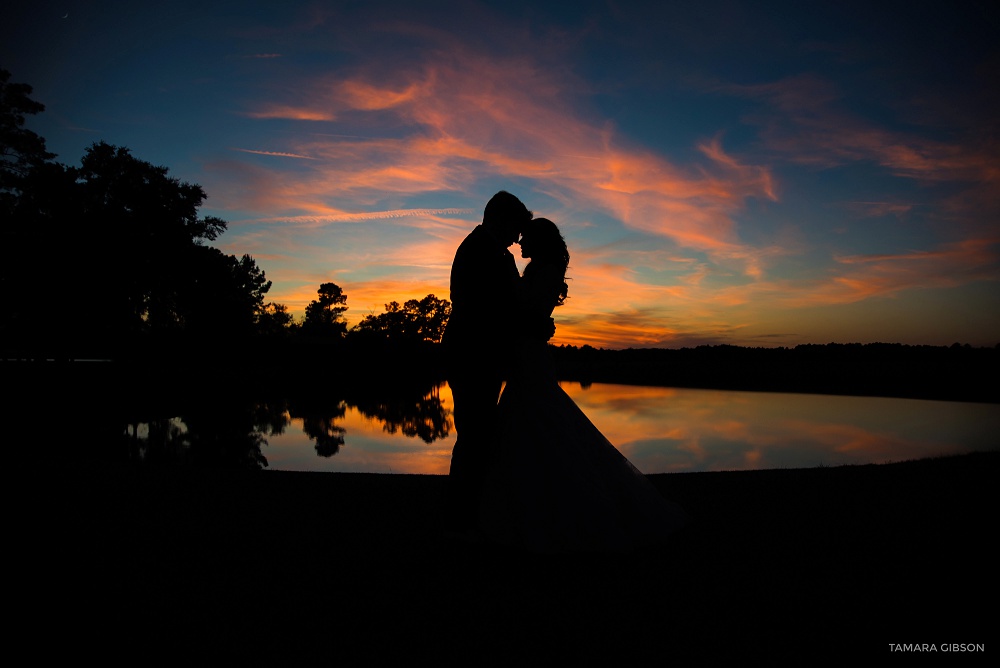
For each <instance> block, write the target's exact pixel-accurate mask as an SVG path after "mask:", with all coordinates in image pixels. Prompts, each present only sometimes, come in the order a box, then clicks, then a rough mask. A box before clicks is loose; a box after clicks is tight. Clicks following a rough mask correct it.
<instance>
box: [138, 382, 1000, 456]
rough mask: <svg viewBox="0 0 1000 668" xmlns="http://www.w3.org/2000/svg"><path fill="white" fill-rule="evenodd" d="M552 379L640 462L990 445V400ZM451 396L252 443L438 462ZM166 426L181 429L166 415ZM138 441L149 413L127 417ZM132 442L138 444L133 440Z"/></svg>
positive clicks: (294, 416)
mask: <svg viewBox="0 0 1000 668" xmlns="http://www.w3.org/2000/svg"><path fill="white" fill-rule="evenodd" d="M562 387H563V389H564V390H565V391H566V392H567V393H568V394H569V395H570V396H571V397H572V398H573V399H574V401H576V402H577V404H578V405H579V406H580V408H581V409H583V411H584V412H585V413H586V414H587V415H588V416H589V417H590V419H591V420H592V421H593V422H594V423H595V424H596V425H597V426H598V428H599V429H601V431H602V432H603V433H604V435H605V436H606V437H607V438H608V439H609V440H610V441H611V442H612V443H614V444H615V446H616V447H617V448H618V449H619V450H621V452H622V453H623V454H624V455H625V456H626V457H628V458H629V459H630V460H631V461H632V462H633V463H634V464H635V465H636V466H637V467H638V468H639V470H641V471H643V472H644V473H668V472H678V471H722V470H749V469H771V468H807V467H817V466H839V465H844V464H867V463H884V462H891V461H902V460H908V459H919V458H924V457H932V456H938V455H949V454H958V453H965V452H972V451H985V450H995V449H997V448H998V442H997V434H998V433H1000V406H997V405H996V404H981V403H960V402H946V401H926V400H915V399H888V398H873V397H851V396H831V395H813V394H782V393H766V392H736V391H719V390H695V389H678V388H664V387H640V386H629V385H610V384H600V383H595V384H593V385H590V386H588V387H582V386H581V385H579V384H577V383H563V384H562ZM451 408H452V398H451V391H450V389H449V388H448V386H447V384H442V385H440V386H438V387H436V388H434V389H433V390H431V391H430V392H429V393H427V394H425V395H424V396H423V397H422V398H420V399H418V400H413V401H410V402H408V403H407V402H402V403H401V404H395V405H390V404H386V403H378V402H374V403H373V402H368V403H357V404H352V403H349V402H339V403H338V404H337V405H336V406H335V407H328V409H327V410H326V411H325V412H322V411H321V412H319V413H317V412H316V410H313V411H311V412H310V411H308V410H301V409H295V408H291V409H288V410H284V409H283V408H282V407H278V408H277V409H274V411H273V412H276V413H277V414H278V415H277V419H275V418H274V416H272V418H271V420H270V423H269V424H270V426H268V427H266V428H264V427H262V428H260V434H259V437H258V442H259V444H260V445H259V448H260V450H259V453H260V455H261V456H262V458H263V459H264V460H266V466H267V467H268V468H269V469H272V470H283V471H357V472H369V473H425V474H446V473H447V472H448V466H449V462H450V457H451V449H452V446H453V444H454V439H455V430H454V426H453V424H452V422H451ZM171 428H172V429H173V430H175V432H180V433H183V431H184V430H185V429H186V425H185V424H184V423H183V422H182V421H181V420H180V419H175V420H174V421H173V422H172V424H171ZM131 430H132V431H131V432H130V433H132V434H133V436H134V438H135V440H136V444H137V445H138V446H143V441H144V439H145V440H149V433H150V426H149V425H132V427H131ZM137 452H139V453H140V454H141V452H142V447H138V448H137Z"/></svg>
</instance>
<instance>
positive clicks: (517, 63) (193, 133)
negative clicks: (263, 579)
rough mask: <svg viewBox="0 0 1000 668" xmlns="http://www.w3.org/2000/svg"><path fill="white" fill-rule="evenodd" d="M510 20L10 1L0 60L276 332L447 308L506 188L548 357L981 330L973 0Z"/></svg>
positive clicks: (977, 10)
mask: <svg viewBox="0 0 1000 668" xmlns="http://www.w3.org/2000/svg"><path fill="white" fill-rule="evenodd" d="M413 4H417V5H419V6H417V7H414V6H412V5H413ZM538 4H539V3H530V2H524V3H519V2H504V3H491V2H481V3H475V2H461V3H449V2H437V3H434V2H432V3H404V2H393V3H386V2H378V1H373V2H350V3H349V2H333V3H324V2H295V1H292V2H287V3H282V4H281V5H280V6H279V5H278V4H277V3H264V2H253V1H249V2H239V3H237V2H229V3H217V2H198V3H190V2H174V3H170V4H166V3H162V4H161V3H157V4H156V6H154V7H142V6H138V5H139V3H125V2H121V3H118V2H62V3H50V2H40V3H37V2H36V3H18V6H17V7H15V8H13V9H12V10H5V12H6V13H7V14H9V15H10V16H11V19H8V20H5V21H4V22H3V26H2V27H0V67H4V68H6V69H8V70H10V71H11V73H12V78H13V80H14V81H18V82H24V83H28V84H30V85H32V86H33V87H34V89H35V90H34V97H35V99H37V100H38V101H40V102H42V103H44V104H45V105H46V111H45V112H44V113H43V114H41V115H39V116H37V117H35V118H33V119H31V121H30V126H31V128H32V129H34V130H35V131H37V132H39V133H40V134H41V135H43V136H44V137H45V138H46V139H47V140H48V143H49V147H50V150H52V151H54V152H56V153H58V155H59V159H60V160H61V161H63V162H66V163H69V164H76V163H77V162H78V161H79V159H80V157H81V156H82V154H83V152H84V150H85V149H86V147H87V146H89V145H90V144H91V143H93V142H95V141H101V140H103V141H107V142H109V143H112V144H116V145H122V146H127V147H129V148H130V149H131V150H132V152H133V153H134V154H135V155H136V156H137V157H139V158H141V159H143V160H147V161H149V162H153V163H155V164H161V165H165V166H167V167H169V168H170V170H171V173H172V175H174V176H175V177H177V178H180V179H182V180H185V181H190V182H194V183H199V184H201V185H202V186H203V187H204V188H205V190H206V192H207V193H208V196H209V197H208V200H207V202H206V205H205V207H204V208H203V212H204V213H205V214H211V215H218V216H220V217H222V218H224V219H226V220H227V221H229V223H230V228H229V231H228V232H227V233H226V234H225V235H223V236H222V237H221V238H220V239H219V240H218V242H216V243H217V245H219V246H220V247H221V248H223V250H225V251H226V252H230V253H235V254H243V253H249V254H251V255H253V256H254V258H255V259H256V260H257V262H258V264H259V265H260V266H261V267H262V268H263V269H264V270H265V272H266V273H267V276H268V278H269V279H271V280H272V281H273V282H274V286H273V288H272V290H271V293H270V294H269V298H270V299H272V300H273V301H277V302H281V303H284V304H286V305H288V306H289V308H290V309H291V310H292V311H293V312H295V313H298V314H301V312H302V310H303V308H304V306H305V304H306V303H308V301H309V300H311V299H313V298H314V297H315V292H316V288H317V287H318V285H319V284H320V283H322V282H326V281H333V282H336V283H337V284H338V285H340V286H341V287H342V288H343V289H344V292H345V293H346V294H347V295H348V306H349V307H350V308H349V311H348V312H347V316H348V318H349V320H350V321H351V322H352V323H354V322H357V321H358V320H359V319H360V318H361V317H363V316H364V315H365V314H367V313H370V312H372V311H375V312H380V311H381V310H382V307H383V304H384V303H386V302H388V301H391V300H396V301H403V300H405V299H409V298H415V297H416V298H419V297H422V296H424V295H426V294H428V293H434V294H436V295H437V296H439V297H447V296H448V273H449V268H450V263H451V259H452V256H453V253H454V250H455V248H456V247H457V245H458V243H460V241H461V239H462V238H463V236H464V235H465V234H466V233H467V232H468V231H469V230H470V229H471V228H472V227H473V226H474V225H475V224H476V223H477V222H478V221H479V219H480V218H481V215H482V208H483V206H484V205H485V203H486V201H487V200H488V199H489V197H490V196H491V195H492V194H493V193H494V192H495V191H497V190H499V189H506V190H509V191H511V192H513V193H515V194H517V195H518V196H519V197H521V199H522V200H523V201H524V202H525V204H526V205H527V206H528V207H529V208H530V209H532V210H534V211H535V212H536V215H544V216H546V217H548V218H551V219H552V220H554V221H555V222H556V223H557V224H559V225H560V227H561V228H562V229H563V232H564V235H565V236H566V239H567V241H568V243H569V246H570V253H571V255H572V259H571V267H570V272H569V274H570V277H571V279H572V280H571V281H570V299H569V300H568V301H567V303H566V305H565V306H563V307H561V308H560V309H558V310H557V312H556V320H557V324H558V331H557V335H556V339H555V342H556V343H573V344H578V345H579V344H583V343H589V344H591V345H595V346H604V347H627V346H669V347H680V346H685V345H697V344H702V343H711V344H716V343H732V344H736V345H763V346H776V345H795V344H798V343H825V342H828V341H839V342H852V341H860V342H871V341H892V342H903V343H913V344H921V343H927V344H936V345H942V344H950V343H952V342H955V341H960V342H963V343H965V342H968V343H971V344H973V345H990V346H992V345H995V344H997V343H998V342H1000V290H998V279H1000V215H998V214H1000V151H998V138H1000V135H998V129H1000V127H998V126H1000V105H998V95H1000V94H998V93H997V86H996V81H998V80H1000V50H998V48H997V46H996V44H997V43H1000V40H998V37H1000V35H998V33H1000V14H998V12H997V10H995V9H992V8H991V7H990V5H989V4H988V3H979V2H968V3H953V4H950V5H948V6H947V7H945V6H942V5H941V4H940V3H914V2H908V3H861V2H842V3H822V4H820V3H749V2H705V3H697V6H695V3H670V2H657V3H653V2H647V3H638V2H574V3H568V2H567V3H541V6H538ZM514 250H515V255H516V249H514Z"/></svg>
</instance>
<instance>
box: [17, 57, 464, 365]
mask: <svg viewBox="0 0 1000 668" xmlns="http://www.w3.org/2000/svg"><path fill="white" fill-rule="evenodd" d="M10 78H11V74H10V73H9V72H7V71H6V70H0V215H2V217H3V222H2V225H0V248H2V250H0V289H2V291H3V294H4V296H5V297H6V303H5V306H4V308H3V309H0V341H2V348H3V350H2V353H3V355H4V357H5V358H11V357H14V358H35V357H43V358H52V357H55V358H60V357H63V358H73V357H86V356H98V357H112V358H113V357H116V356H118V354H119V353H121V352H122V351H123V350H127V349H135V348H136V347H137V346H138V347H141V346H142V345H145V344H147V343H149V342H156V341H158V342H164V341H166V342H170V343H171V344H175V343H177V342H185V343H186V344H188V346H189V347H195V348H198V347H200V348H201V349H203V350H206V349H207V350H210V349H211V348H213V347H218V346H221V345H222V344H223V343H224V342H225V343H226V344H232V343H234V342H241V341H246V340H248V339H253V338H257V339H260V338H272V339H273V338H282V339H296V338H300V339H302V340H303V341H310V342H315V341H337V340H343V339H350V338H354V339H357V340H360V341H367V342H372V341H407V342H409V341H431V342H436V341H440V338H441V334H442V333H443V330H444V325H445V323H446V322H447V319H448V316H449V315H450V312H451V305H450V303H449V302H448V301H447V300H443V299H437V298H436V297H435V296H434V295H427V297H425V298H424V299H421V300H410V301H407V302H405V303H404V304H402V305H400V304H399V303H397V302H390V303H389V304H386V305H385V312H384V313H381V314H374V313H373V314H370V315H368V316H366V317H365V318H364V319H363V320H362V321H361V322H360V323H359V324H358V325H357V326H355V327H354V328H352V329H350V330H349V329H348V327H347V323H346V320H345V319H344V315H343V314H344V312H345V311H346V310H347V295H346V294H344V292H343V290H342V289H341V288H340V286H338V285H336V284H334V283H322V284H321V285H320V286H319V289H318V291H317V298H316V299H315V300H313V301H312V302H311V303H310V304H309V305H308V306H307V307H306V310H305V316H304V317H303V318H302V319H301V320H300V321H298V322H296V321H295V319H294V318H293V317H292V315H291V314H290V313H289V312H288V308H287V307H286V306H285V305H283V304H280V303H276V302H273V301H266V296H267V293H268V291H269V290H270V288H271V281H269V280H267V277H266V275H265V273H264V270H263V269H261V268H260V267H259V266H258V265H257V262H256V261H255V260H254V259H253V257H251V256H250V255H247V254H244V255H242V256H240V257H237V256H235V255H227V254H225V253H223V252H222V251H221V250H219V249H218V248H215V247H213V246H211V245H210V242H212V241H215V240H216V239H217V238H218V237H219V236H220V235H221V234H222V233H223V232H225V231H226V229H227V223H226V221H224V220H222V219H220V218H216V217H213V216H201V215H200V214H199V209H200V207H201V206H202V204H203V203H204V201H205V199H206V194H205V191H204V190H203V189H202V187H201V186H199V185H196V184H191V183H186V182H183V181H180V180H178V179H176V178H174V177H172V176H170V174H169V171H168V169H167V168H166V167H161V166H155V165H153V164H150V163H148V162H145V161H143V160H140V159H139V158H137V157H135V156H134V155H132V153H131V151H130V150H129V149H128V148H125V147H120V146H114V145H111V144H108V143H105V142H103V141H102V142H98V143H95V144H93V145H92V146H90V147H89V148H88V149H87V150H86V152H85V154H84V156H83V157H82V159H81V161H80V165H79V166H69V165H66V164H62V163H60V162H57V161H56V160H55V157H56V156H55V155H54V154H52V153H50V152H49V151H48V150H47V148H46V143H45V140H44V138H42V137H41V136H39V135H38V134H36V133H34V132H32V131H31V130H29V129H28V128H26V127H25V121H26V118H27V117H28V116H31V115H34V114H38V113H40V112H42V111H43V110H44V106H43V105H42V104H41V103H39V102H37V101H35V100H33V99H32V98H31V92H32V89H31V87H30V86H28V85H26V84H22V83H12V82H11V81H10Z"/></svg>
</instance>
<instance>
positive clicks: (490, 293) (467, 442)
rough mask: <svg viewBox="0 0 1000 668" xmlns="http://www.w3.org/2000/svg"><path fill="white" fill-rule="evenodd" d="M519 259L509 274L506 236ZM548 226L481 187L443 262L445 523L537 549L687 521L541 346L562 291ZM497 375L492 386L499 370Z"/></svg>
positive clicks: (603, 540)
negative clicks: (609, 435)
mask: <svg viewBox="0 0 1000 668" xmlns="http://www.w3.org/2000/svg"><path fill="white" fill-rule="evenodd" d="M515 243H519V244H520V247H521V257H523V258H525V259H530V262H529V263H528V265H527V267H525V269H524V274H523V275H520V274H518V270H517V265H516V264H515V262H514V256H513V255H512V254H511V253H510V251H509V250H508V248H509V247H510V246H511V245H513V244H515ZM568 265H569V251H568V250H567V248H566V242H565V241H564V239H563V237H562V235H561V234H560V232H559V229H558V228H557V227H556V225H555V224H554V223H553V222H552V221H550V220H548V219H546V218H535V219H533V218H532V213H531V212H530V211H529V210H528V209H527V208H526V207H525V206H524V204H522V203H521V201H520V200H519V199H518V198H516V197H514V196H513V195H511V194H510V193H508V192H503V191H501V192H499V193H497V194H496V195H494V196H493V198H492V199H490V201H489V203H488V204H487V205H486V210H485V212H484V214H483V223H482V225H479V226H477V227H476V228H475V229H474V230H473V231H472V232H471V233H470V234H469V236H467V237H466V238H465V241H463V242H462V244H461V245H460V246H459V248H458V251H457V252H456V254H455V262H454V264H453V265H452V270H451V302H452V313H451V318H450V320H449V322H448V327H447V329H446V331H445V334H444V343H445V346H446V350H447V352H448V359H449V371H448V382H449V384H450V386H451V390H452V396H453V398H454V403H455V428H456V430H457V432H458V437H457V440H456V443H455V448H454V451H453V452H452V459H451V473H450V475H449V512H450V514H451V515H450V519H451V528H452V529H454V530H456V531H459V532H475V533H478V534H481V535H482V536H483V537H485V538H487V539H489V540H492V541H496V542H499V543H503V544H507V545H515V546H521V547H525V548H528V549H531V550H536V551H544V552H559V551H576V550H629V549H633V548H635V547H639V546H642V545H646V544H651V543H658V542H661V541H662V540H663V539H664V538H665V537H666V536H668V535H669V534H670V533H672V532H673V531H675V530H677V529H678V528H680V527H681V526H683V524H685V523H686V521H687V516H686V514H685V513H684V511H682V510H681V509H680V508H678V507H677V506H675V505H674V504H672V503H670V502H668V501H666V500H665V499H663V497H661V496H660V494H659V492H658V491H657V490H656V488H655V487H653V485H652V484H651V483H650V482H649V481H648V480H646V478H645V477H644V476H643V475H642V474H641V473H640V472H639V471H638V470H637V469H636V468H635V467H634V466H633V465H632V464H631V463H630V462H629V461H628V460H627V459H626V458H625V457H624V456H622V455H621V453H619V452H618V450H617V449H615V447H614V446H613V445H611V443H610V442H608V440H607V439H606V438H604V436H603V435H602V434H601V432H600V431H598V429H597V428H596V427H595V426H594V425H593V423H591V422H590V420H589V419H587V417H586V415H584V414H583V412H582V411H581V410H580V409H579V408H578V407H577V405H576V404H575V403H574V402H573V400H572V399H571V398H570V397H569V395H567V394H566V393H565V392H564V391H563V390H562V388H560V387H559V385H558V383H557V381H556V376H555V371H554V369H553V367H552V362H551V359H550V357H549V353H548V340H549V339H550V338H551V337H552V335H553V334H554V333H555V324H554V321H553V319H552V311H553V309H554V308H555V307H556V306H559V305H561V304H562V303H563V301H564V300H565V299H566V296H567V292H568V286H567V284H566V269H567V267H568ZM504 380H506V381H507V385H506V387H504V389H503V396H501V394H500V391H501V387H502V386H503V381H504Z"/></svg>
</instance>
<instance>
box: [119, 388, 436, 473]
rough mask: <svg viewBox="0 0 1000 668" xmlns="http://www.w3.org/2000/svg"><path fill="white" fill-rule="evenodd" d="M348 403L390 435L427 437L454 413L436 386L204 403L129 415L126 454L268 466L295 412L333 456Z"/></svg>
mask: <svg viewBox="0 0 1000 668" xmlns="http://www.w3.org/2000/svg"><path fill="white" fill-rule="evenodd" d="M348 408H355V409H356V410H357V411H358V412H360V413H361V414H362V415H364V416H365V417H367V418H369V419H373V420H378V421H379V422H381V423H382V428H383V430H384V431H385V432H387V433H389V434H396V433H397V432H402V433H403V434H405V435H406V436H409V437H411V438H413V437H417V438H420V439H421V440H422V441H423V442H424V443H428V444H430V443H433V442H434V441H436V440H438V439H444V438H447V437H448V436H449V434H450V433H451V428H452V421H451V414H450V411H448V410H447V409H446V408H445V407H444V405H443V404H442V402H441V398H440V396H439V394H438V391H437V386H433V385H428V386H423V387H411V388H400V389H396V390H394V391H391V392H389V393H386V391H385V390H384V389H383V390H382V391H374V390H358V391H354V392H337V393H317V392H310V393H306V394H301V395H296V396H293V397H291V398H289V399H282V400H274V399H268V400H259V399H249V398H248V399H245V400H237V399H232V398H231V399H227V400H225V401H218V402H215V403H209V402H199V405H197V406H188V407H186V408H185V410H184V411H183V412H182V413H181V414H180V415H179V416H177V415H173V416H171V417H159V416H158V417H149V415H148V414H146V415H143V417H142V418H137V417H131V418H129V419H128V420H127V421H126V424H125V427H124V430H123V436H124V442H125V446H126V448H125V452H126V453H127V454H126V457H127V459H128V460H129V461H133V462H141V463H143V464H144V465H153V466H171V465H173V466H178V465H181V466H192V467H202V468H233V469H236V468H257V469H261V468H264V467H266V466H267V458H266V457H265V456H264V454H263V447H264V446H266V445H267V444H268V442H267V437H268V436H274V435H278V434H282V433H284V431H285V429H286V428H287V427H288V426H289V425H290V424H291V421H292V420H293V419H301V420H302V430H303V432H304V433H305V434H306V435H307V436H308V437H309V439H310V440H312V441H314V442H315V448H316V454H317V455H318V456H320V457H332V456H333V455H335V454H337V453H338V452H340V448H341V447H342V446H344V445H345V443H346V441H347V436H348V435H347V429H346V428H345V427H343V426H342V425H341V424H339V423H340V422H341V421H343V420H344V417H345V415H346V413H347V410H348ZM160 410H161V411H162V410H163V409H162V407H161V409H160ZM120 433H122V432H120Z"/></svg>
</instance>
